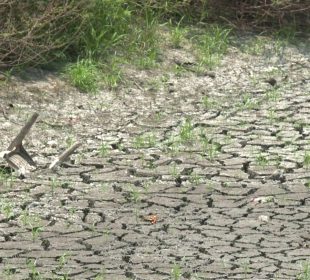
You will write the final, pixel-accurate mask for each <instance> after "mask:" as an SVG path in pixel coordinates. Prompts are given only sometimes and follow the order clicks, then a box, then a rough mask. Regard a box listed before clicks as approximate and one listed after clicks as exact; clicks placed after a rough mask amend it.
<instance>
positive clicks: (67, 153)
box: [49, 142, 81, 169]
mask: <svg viewBox="0 0 310 280" xmlns="http://www.w3.org/2000/svg"><path fill="white" fill-rule="evenodd" d="M79 146H81V143H80V142H76V143H74V144H73V145H72V146H71V147H70V148H68V149H67V150H65V151H64V152H63V153H62V154H60V155H59V157H58V158H56V159H55V160H54V161H53V162H52V163H51V164H50V166H49V169H53V168H54V167H55V166H56V165H58V164H61V163H63V162H64V161H65V160H66V159H67V158H68V157H69V156H70V155H71V154H73V152H74V151H75V150H76V149H77V148H78V147H79Z"/></svg>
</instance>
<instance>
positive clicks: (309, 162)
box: [303, 152, 310, 168]
mask: <svg viewBox="0 0 310 280" xmlns="http://www.w3.org/2000/svg"><path fill="white" fill-rule="evenodd" d="M303 166H304V167H305V168H309V167H310V152H305V155H304V162H303Z"/></svg>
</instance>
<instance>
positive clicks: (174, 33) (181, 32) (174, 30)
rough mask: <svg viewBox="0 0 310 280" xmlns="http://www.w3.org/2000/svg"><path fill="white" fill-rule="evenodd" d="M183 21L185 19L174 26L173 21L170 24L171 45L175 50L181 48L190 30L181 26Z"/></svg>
mask: <svg viewBox="0 0 310 280" xmlns="http://www.w3.org/2000/svg"><path fill="white" fill-rule="evenodd" d="M183 19H184V17H182V19H181V20H180V21H179V22H178V23H177V24H176V25H173V23H172V20H170V22H169V25H170V36H171V43H172V46H173V47H174V48H180V47H181V45H182V42H183V41H184V40H185V38H186V35H187V33H188V28H187V27H183V26H182V25H181V23H182V20H183Z"/></svg>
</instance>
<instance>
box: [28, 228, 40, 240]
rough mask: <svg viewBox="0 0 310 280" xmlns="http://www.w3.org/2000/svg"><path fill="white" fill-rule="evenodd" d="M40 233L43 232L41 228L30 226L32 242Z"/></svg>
mask: <svg viewBox="0 0 310 280" xmlns="http://www.w3.org/2000/svg"><path fill="white" fill-rule="evenodd" d="M42 231H43V227H42V226H32V228H31V235H32V241H35V240H36V239H37V238H38V237H39V235H40V233H41V232H42Z"/></svg>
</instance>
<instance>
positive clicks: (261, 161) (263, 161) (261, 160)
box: [255, 154, 269, 167]
mask: <svg viewBox="0 0 310 280" xmlns="http://www.w3.org/2000/svg"><path fill="white" fill-rule="evenodd" d="M255 162H256V164H257V165H258V166H262V167H264V166H267V165H268V163H269V160H268V159H267V157H266V156H265V155H263V154H259V155H257V156H256V158H255Z"/></svg>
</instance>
